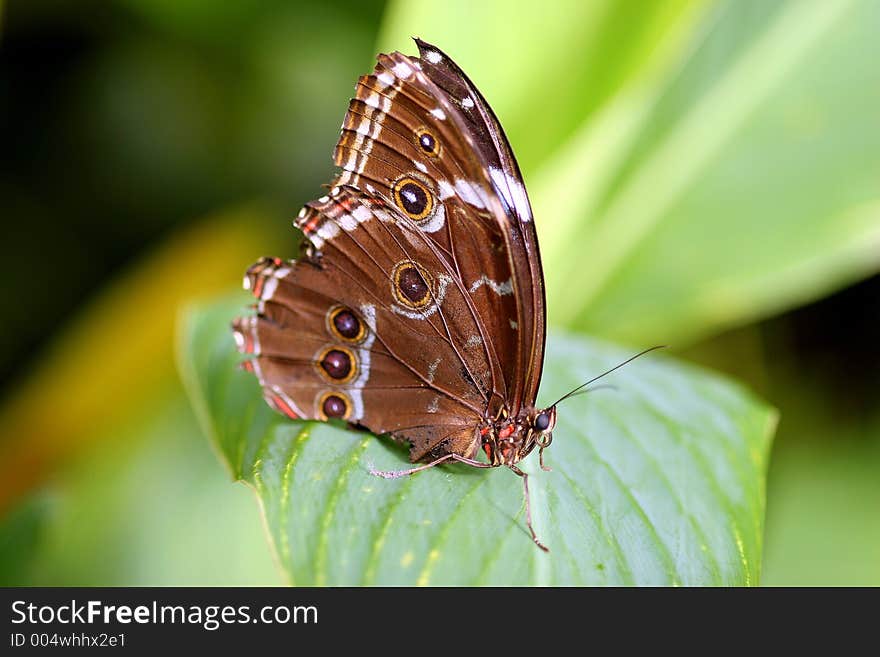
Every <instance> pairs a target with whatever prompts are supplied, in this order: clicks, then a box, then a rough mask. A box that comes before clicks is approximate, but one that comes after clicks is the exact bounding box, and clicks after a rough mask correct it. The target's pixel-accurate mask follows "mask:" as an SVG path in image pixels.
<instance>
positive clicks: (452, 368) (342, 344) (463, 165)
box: [236, 43, 544, 461]
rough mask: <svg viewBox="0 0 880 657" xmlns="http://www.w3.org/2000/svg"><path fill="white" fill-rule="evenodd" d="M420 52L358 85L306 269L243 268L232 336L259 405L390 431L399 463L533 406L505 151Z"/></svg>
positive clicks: (534, 304) (388, 58) (486, 121)
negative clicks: (404, 447)
mask: <svg viewBox="0 0 880 657" xmlns="http://www.w3.org/2000/svg"><path fill="white" fill-rule="evenodd" d="M419 46H420V48H421V49H422V55H423V57H422V60H416V59H413V58H409V57H406V56H404V55H401V54H399V53H393V54H392V55H380V57H379V64H378V65H377V67H376V71H375V72H374V74H373V75H369V76H364V77H362V78H361V79H360V81H359V83H358V87H357V94H356V97H355V98H354V99H353V100H352V102H351V105H350V107H349V112H348V113H347V115H346V118H345V122H344V124H343V131H342V135H341V137H340V140H339V143H338V145H337V148H336V151H335V160H336V162H337V164H339V165H340V166H341V167H342V169H343V172H342V173H341V174H340V176H339V178H338V179H337V181H336V182H335V183H334V187H333V189H332V191H331V193H330V195H328V196H326V197H322V198H321V199H318V200H317V201H314V202H312V203H310V204H308V206H307V207H306V208H305V209H304V211H303V212H302V213H301V214H300V217H299V218H298V219H297V225H298V226H299V227H300V228H301V229H302V230H303V232H304V233H305V234H306V236H307V238H308V239H309V243H310V249H309V257H307V258H305V259H302V260H300V261H297V262H291V263H282V262H280V261H278V260H272V259H264V260H262V261H260V262H259V263H257V264H256V265H254V266H253V267H252V268H251V269H250V270H249V273H248V284H249V286H250V288H251V289H252V291H253V292H254V294H255V296H257V297H258V299H259V302H258V313H257V315H256V316H255V317H250V318H245V319H242V320H238V321H237V323H236V336H237V340H238V343H239V348H240V349H241V350H242V351H243V352H245V353H250V354H253V355H254V356H255V358H254V359H252V360H251V361H248V367H249V368H250V369H253V370H254V372H255V373H256V374H257V376H258V378H259V380H260V383H261V385H262V386H263V390H264V395H265V397H266V399H267V401H268V402H269V403H270V404H271V405H273V406H274V407H275V408H277V409H278V410H280V411H282V412H284V413H286V414H288V415H290V416H291V417H304V418H314V419H326V418H328V417H342V418H344V419H347V420H349V421H351V422H354V423H357V424H360V425H362V426H364V427H367V428H369V429H370V430H371V431H373V432H375V433H389V434H391V435H394V436H395V437H397V438H400V439H403V440H406V441H408V442H409V443H410V444H411V445H412V450H411V454H410V456H411V458H412V460H414V461H415V460H420V459H425V458H434V457H436V456H440V455H443V454H447V453H449V452H455V453H458V454H461V455H463V456H468V457H472V456H473V455H474V453H475V451H476V449H477V447H478V445H479V427H480V425H481V424H482V423H483V422H484V420H485V419H486V418H491V417H494V416H495V414H496V413H497V412H498V410H499V409H500V408H501V406H503V405H504V406H507V407H508V408H509V409H512V410H513V412H516V411H517V410H518V409H519V407H520V405H521V404H523V403H525V404H526V405H531V404H533V403H534V396H535V394H536V391H537V385H538V381H539V378H540V366H541V360H542V357H543V322H544V305H543V286H542V280H541V277H540V263H539V262H536V263H531V262H529V261H530V260H532V259H535V260H537V242H536V239H535V236H534V228H533V225H532V224H531V212H530V210H529V209H528V200H527V198H526V197H525V191H524V189H523V187H522V184H521V182H519V174H518V171H517V170H516V163H515V161H514V160H513V159H512V155H511V154H510V150H509V147H507V146H506V143H507V142H506V140H505V139H504V136H503V134H502V133H500V128H499V127H498V124H497V121H496V120H495V119H494V116H493V115H491V110H488V106H487V105H486V104H485V101H484V100H483V99H482V97H481V96H480V95H479V94H478V92H476V90H475V89H474V88H473V85H471V84H470V82H469V81H467V78H466V77H464V75H463V74H462V73H461V72H460V71H459V70H458V69H457V67H455V65H454V64H452V63H451V62H450V61H449V60H448V58H446V57H445V55H442V54H441V53H439V51H436V49H433V50H427V51H426V48H430V47H428V46H426V44H422V43H419ZM426 53H428V54H426ZM431 53H436V54H431ZM426 58H427V59H426ZM428 59H429V60H430V62H429V61H428ZM443 62H448V63H447V64H445V65H444V64H443ZM429 64H431V66H429ZM432 67H433V68H432ZM435 78H436V79H437V80H438V82H435V81H434V79H435ZM465 93H467V94H470V95H469V96H467V97H469V98H471V99H472V107H468V105H469V104H468V103H464V106H462V104H461V100H462V99H463V98H465V97H466V96H464V95H461V96H460V97H457V96H454V94H465ZM456 98H458V100H456ZM467 109H476V110H478V111H477V112H475V113H472V114H465V113H464V110H467ZM499 140H500V141H499ZM499 148H500V149H501V150H499ZM499 186H502V187H503V188H501V187H499ZM523 203H524V204H525V205H523ZM536 267H537V269H536ZM340 314H341V316H342V319H344V320H346V321H345V322H343V323H342V326H343V328H346V329H350V330H349V331H348V334H343V333H340V331H339V327H338V326H336V325H335V324H334V318H336V319H338V317H337V315H340ZM352 327H355V328H357V330H355V329H354V328H352Z"/></svg>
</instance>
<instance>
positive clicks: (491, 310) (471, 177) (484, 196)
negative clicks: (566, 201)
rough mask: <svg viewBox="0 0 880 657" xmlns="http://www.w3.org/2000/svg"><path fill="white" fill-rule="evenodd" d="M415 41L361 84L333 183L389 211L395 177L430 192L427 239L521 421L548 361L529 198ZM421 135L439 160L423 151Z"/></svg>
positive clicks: (444, 73) (458, 74)
mask: <svg viewBox="0 0 880 657" xmlns="http://www.w3.org/2000/svg"><path fill="white" fill-rule="evenodd" d="M416 41H417V44H418V46H419V49H420V51H421V58H420V59H415V58H411V57H407V56H405V55H402V54H400V53H392V54H390V55H380V56H379V58H378V64H377V66H376V69H375V71H374V73H373V74H372V75H367V76H363V77H362V78H361V79H360V80H359V82H358V86H357V95H356V97H355V98H354V99H353V100H352V102H351V105H350V107H349V112H348V114H347V115H346V118H345V121H344V122H343V126H342V127H343V133H342V137H341V138H340V141H339V144H338V145H337V148H336V152H335V160H336V163H337V164H338V165H339V166H341V167H343V169H344V171H343V173H342V175H341V176H340V180H341V181H343V182H346V183H351V184H354V185H356V186H359V187H362V188H364V189H366V190H367V191H370V192H372V193H377V194H380V195H382V196H383V197H385V198H387V199H389V202H390V204H392V205H394V204H395V196H394V185H395V181H399V180H401V177H405V176H409V175H416V176H418V177H419V178H420V179H421V180H423V181H425V182H427V183H429V186H430V188H431V190H432V191H433V192H434V193H435V194H436V195H437V197H439V200H440V201H441V202H442V203H443V204H444V205H445V206H446V208H447V210H446V213H445V215H446V220H447V221H446V225H445V226H444V230H431V231H426V232H427V235H428V236H429V237H430V238H431V239H433V240H434V241H436V242H437V243H438V244H439V245H440V246H441V247H442V248H443V249H444V250H446V251H447V252H448V253H450V256H451V258H453V259H454V261H455V264H456V266H457V267H458V269H459V270H460V273H461V276H462V280H463V281H464V282H465V283H466V284H467V286H468V289H471V288H473V290H474V292H473V295H472V296H473V297H474V299H475V302H476V303H477V305H478V307H479V308H480V309H481V310H482V311H483V312H482V316H483V319H484V322H485V324H486V327H487V331H488V333H489V334H490V335H491V336H492V340H493V347H494V352H495V354H496V355H497V360H498V365H497V369H500V376H497V377H496V385H497V387H496V389H495V393H496V400H497V399H498V398H500V399H503V400H504V401H505V402H506V403H507V405H508V407H509V408H510V410H511V412H513V413H516V412H517V411H518V410H519V408H520V407H522V406H523V405H525V406H531V405H533V404H534V401H535V397H536V395H537V390H538V386H539V384H540V376H541V369H542V363H543V352H544V332H545V302H544V286H543V275H542V272H541V261H540V254H539V252H538V242H537V235H536V233H535V228H534V223H533V221H532V213H531V208H530V205H529V201H528V196H527V193H526V191H525V187H524V185H523V184H522V180H521V175H520V172H519V167H518V165H517V163H516V160H515V158H514V157H513V153H512V151H511V149H510V146H509V144H508V142H507V139H506V137H505V135H504V132H503V131H502V130H501V127H500V125H499V123H498V120H497V119H496V117H495V115H494V114H493V112H492V110H491V109H490V108H489V106H488V104H487V103H486V101H485V99H484V98H483V96H482V95H481V94H480V93H479V91H478V90H477V89H476V88H475V87H474V85H473V84H472V83H471V82H470V80H468V78H467V76H466V75H465V74H464V73H463V72H462V71H461V69H459V68H458V66H456V65H455V63H454V62H453V61H452V60H451V59H450V58H449V57H448V56H446V55H445V54H443V53H442V52H440V51H439V50H438V49H437V48H435V47H433V46H431V45H429V44H426V43H425V42H423V41H420V40H416ZM425 132H427V133H428V134H429V135H431V136H433V137H434V141H435V142H436V144H437V148H436V149H435V151H434V152H430V151H426V149H425V148H424V147H423V146H424V144H422V143H421V142H420V138H421V137H422V136H423V135H424V134H425ZM397 205H398V206H399V204H397ZM400 209H401V210H404V208H400ZM493 283H494V284H493ZM492 410H493V411H494V409H492ZM490 414H492V415H494V412H492V413H490Z"/></svg>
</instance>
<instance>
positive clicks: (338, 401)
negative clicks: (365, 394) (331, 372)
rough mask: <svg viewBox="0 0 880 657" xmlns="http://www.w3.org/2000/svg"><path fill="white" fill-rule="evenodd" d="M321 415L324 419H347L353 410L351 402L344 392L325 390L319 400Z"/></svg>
mask: <svg viewBox="0 0 880 657" xmlns="http://www.w3.org/2000/svg"><path fill="white" fill-rule="evenodd" d="M318 409H319V411H320V412H319V414H318V415H319V416H320V417H321V419H322V420H328V419H332V418H341V419H343V420H344V419H346V418H347V417H348V416H349V413H350V412H351V403H350V402H349V401H348V398H347V397H346V396H345V395H344V394H343V393H335V392H325V393H324V394H323V395H322V396H321V399H320V400H319V401H318Z"/></svg>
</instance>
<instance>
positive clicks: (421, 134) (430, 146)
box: [416, 128, 440, 157]
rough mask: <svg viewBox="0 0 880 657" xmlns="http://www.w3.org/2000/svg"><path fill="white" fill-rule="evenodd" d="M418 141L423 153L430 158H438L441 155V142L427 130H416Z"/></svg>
mask: <svg viewBox="0 0 880 657" xmlns="http://www.w3.org/2000/svg"><path fill="white" fill-rule="evenodd" d="M416 141H417V142H418V144H419V148H420V149H422V152H423V153H424V154H425V155H427V156H429V157H437V156H438V155H440V142H439V141H437V138H436V137H435V136H434V134H433V133H432V132H431V131H430V130H428V129H427V128H419V129H418V130H416Z"/></svg>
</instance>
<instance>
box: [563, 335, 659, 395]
mask: <svg viewBox="0 0 880 657" xmlns="http://www.w3.org/2000/svg"><path fill="white" fill-rule="evenodd" d="M665 347H666V345H665V344H659V345H657V346H654V347H649V348H648V349H645V350H644V351H640V352H639V353H637V354H636V355H635V356H630V357H629V358H627V359H626V360H625V361H623V362H622V363H619V364H617V365H615V366H614V367H612V368H611V369H610V370H607V371H605V372H602V374H600V375H599V376H594V377H593V378H592V379H590V380H589V381H587V382H586V383H582V384H581V385H579V386H578V387H577V388H575V389H574V390H572V391H570V392H568V393H566V394H564V395H563V396H562V397H560V398H559V399H557V400H556V401H555V402H554V403H553V404H552V406H556V405H557V404H559V403H560V402H563V401H565V400H566V399H568V398H569V397H574V396H575V395H576V394H578V393H579V392H587V391H586V390H584V388H586V387H587V386H588V385H590V384H591V383H593V382H594V381H598V380H599V379H601V378H602V377H603V376H606V375H608V374H611V373H612V372H613V371H614V370H616V369H620V368H621V367H623V366H624V365H626V364H627V363H629V362H632V361H634V360H635V359H636V358H638V357H639V356H644V355H645V354H647V353H648V352H651V351H654V350H655V349H664V348H665Z"/></svg>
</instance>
